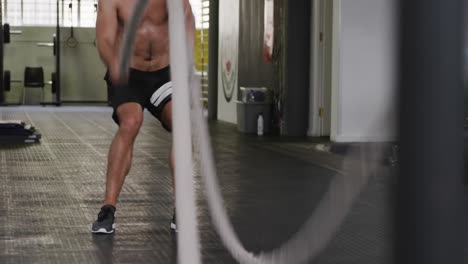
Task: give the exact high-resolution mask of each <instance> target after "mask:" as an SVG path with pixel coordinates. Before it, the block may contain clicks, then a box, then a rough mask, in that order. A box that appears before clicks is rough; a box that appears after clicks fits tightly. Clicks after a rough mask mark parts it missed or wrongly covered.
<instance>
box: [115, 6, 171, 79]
mask: <svg viewBox="0 0 468 264" xmlns="http://www.w3.org/2000/svg"><path fill="white" fill-rule="evenodd" d="M113 1H116V2H117V16H118V20H119V33H118V34H119V35H118V38H117V39H118V41H121V39H122V35H123V31H124V26H125V25H127V24H128V22H129V21H130V18H131V16H132V13H133V6H134V5H135V3H136V0H113ZM168 30H169V29H168V13H167V4H166V0H149V2H148V7H147V9H146V11H145V13H144V15H143V17H142V19H141V22H140V25H139V27H138V31H137V34H136V38H135V45H134V50H133V56H132V60H131V63H130V66H131V67H132V68H135V69H138V70H142V71H155V70H158V69H161V68H164V67H166V66H167V65H169V34H168V32H169V31H168Z"/></svg>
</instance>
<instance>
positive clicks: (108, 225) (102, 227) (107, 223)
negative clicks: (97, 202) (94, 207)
mask: <svg viewBox="0 0 468 264" xmlns="http://www.w3.org/2000/svg"><path fill="white" fill-rule="evenodd" d="M114 214H115V207H114V206H112V205H104V206H103V207H102V208H101V211H100V212H99V214H98V219H97V220H96V222H94V223H93V226H92V228H91V232H93V233H94V234H112V233H114V231H115V224H114V221H115V216H114Z"/></svg>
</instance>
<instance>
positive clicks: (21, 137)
mask: <svg viewBox="0 0 468 264" xmlns="http://www.w3.org/2000/svg"><path fill="white" fill-rule="evenodd" d="M41 138H42V135H41V134H40V133H39V132H38V131H37V130H36V128H35V127H33V126H31V125H27V124H26V123H24V122H22V121H19V120H5V121H0V144H24V143H38V142H40V140H41Z"/></svg>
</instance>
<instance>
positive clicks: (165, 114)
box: [161, 101, 175, 191]
mask: <svg viewBox="0 0 468 264" xmlns="http://www.w3.org/2000/svg"><path fill="white" fill-rule="evenodd" d="M161 122H162V123H163V124H164V126H165V127H166V128H167V129H168V130H169V131H172V102H171V101H170V102H168V103H167V104H166V105H165V106H164V108H163V111H162V114H161ZM169 167H170V168H171V174H172V187H173V188H174V191H175V181H174V154H173V147H172V146H171V151H170V158H169Z"/></svg>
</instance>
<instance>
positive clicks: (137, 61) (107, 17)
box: [91, 0, 195, 234]
mask: <svg viewBox="0 0 468 264" xmlns="http://www.w3.org/2000/svg"><path fill="white" fill-rule="evenodd" d="M136 1H137V0H99V11H98V15H97V21H96V40H97V48H98V51H99V55H100V56H101V59H102V61H103V62H104V64H105V65H106V66H107V68H108V72H107V74H106V77H105V80H106V82H107V85H108V86H109V90H110V91H111V102H112V107H113V108H114V113H113V115H112V118H113V119H114V121H115V122H116V123H117V124H118V125H119V129H118V131H117V133H116V135H115V137H114V139H113V141H112V144H111V146H110V150H109V156H108V163H107V179H106V193H105V198H104V202H103V206H102V208H101V211H100V212H99V215H98V219H97V220H96V222H94V223H93V226H92V229H91V231H92V232H93V233H105V234H110V233H113V232H114V230H115V225H114V220H115V217H114V214H115V210H116V204H117V199H118V196H119V194H120V191H121V189H122V186H123V184H124V181H125V177H126V176H127V174H128V172H129V170H130V165H131V161H132V152H133V144H134V141H135V138H136V136H137V134H138V131H139V129H140V127H141V124H142V121H143V110H144V109H145V108H146V109H147V110H148V111H149V112H150V113H151V114H152V115H153V116H154V117H156V118H157V119H158V120H159V121H160V122H161V124H162V126H163V127H164V128H165V129H166V130H167V131H169V132H170V131H171V129H172V103H171V95H172V83H171V81H170V72H169V36H168V33H169V29H168V12H167V3H166V0H149V3H148V6H147V9H146V11H145V14H144V16H143V17H142V20H141V22H140V25H139V28H138V32H137V34H136V39H135V46H134V50H133V55H132V58H131V61H130V70H129V72H128V75H127V81H126V82H125V83H121V82H120V81H119V80H120V78H119V75H120V73H119V70H118V67H119V66H118V61H119V58H118V56H119V49H120V42H121V41H122V35H123V30H124V26H125V25H126V24H127V23H128V22H129V19H130V17H131V15H132V12H133V6H134V4H135V3H136ZM184 9H185V16H186V31H187V34H188V40H189V41H191V43H192V44H193V41H194V35H195V22H194V17H193V14H192V9H191V6H190V3H189V0H184ZM171 152H172V151H171ZM170 160H171V161H170V168H171V173H172V174H173V171H174V162H173V157H172V154H171V159H170ZM171 228H172V229H175V215H174V217H173V219H172V222H171Z"/></svg>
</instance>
